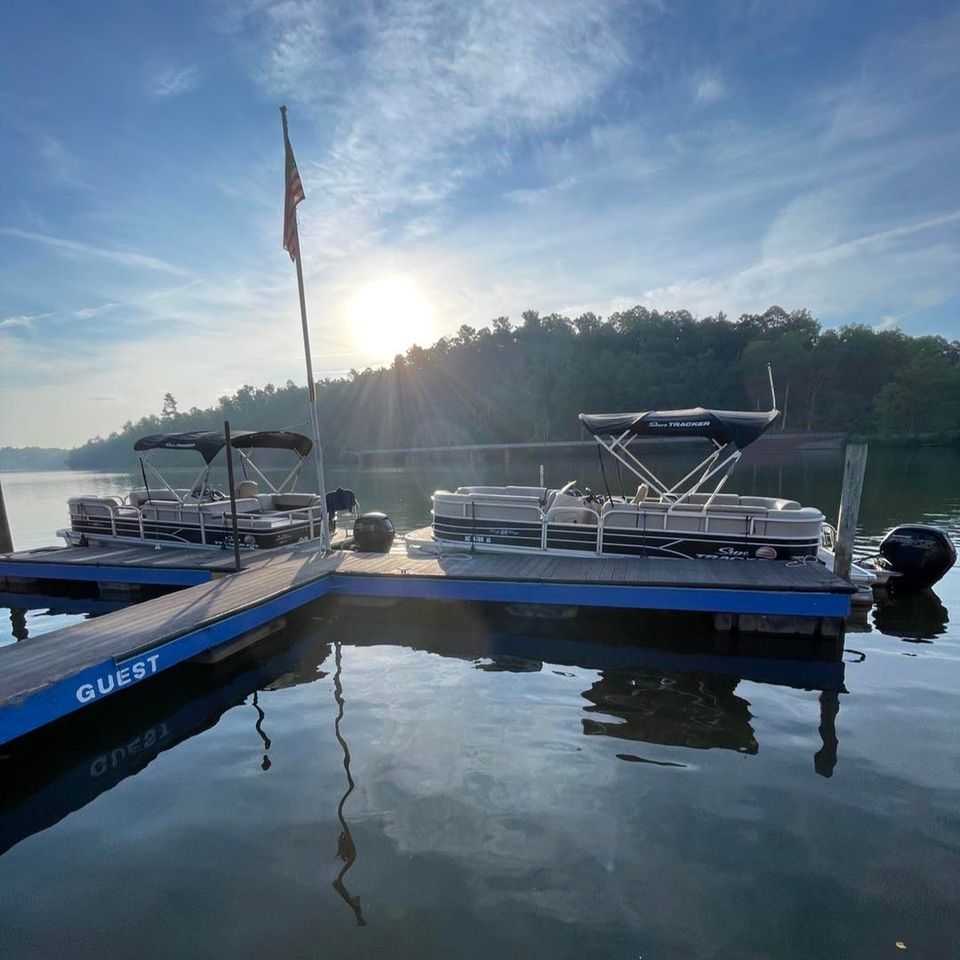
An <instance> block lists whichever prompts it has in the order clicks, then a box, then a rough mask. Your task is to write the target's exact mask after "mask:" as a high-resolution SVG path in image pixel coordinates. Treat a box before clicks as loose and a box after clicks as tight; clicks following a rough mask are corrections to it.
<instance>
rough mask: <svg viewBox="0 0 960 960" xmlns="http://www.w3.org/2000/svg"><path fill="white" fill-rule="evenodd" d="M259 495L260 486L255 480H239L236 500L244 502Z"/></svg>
mask: <svg viewBox="0 0 960 960" xmlns="http://www.w3.org/2000/svg"><path fill="white" fill-rule="evenodd" d="M259 493H260V484H259V483H257V481H256V480H241V481H240V482H239V483H238V484H237V499H240V500H245V499H247V498H248V497H255V496H257V495H258V494H259Z"/></svg>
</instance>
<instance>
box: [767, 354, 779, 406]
mask: <svg viewBox="0 0 960 960" xmlns="http://www.w3.org/2000/svg"><path fill="white" fill-rule="evenodd" d="M767 376H768V377H769V378H770V409H771V410H776V409H777V392H776V390H774V389H773V367H772V366H771V365H770V364H769V363H768V364H767Z"/></svg>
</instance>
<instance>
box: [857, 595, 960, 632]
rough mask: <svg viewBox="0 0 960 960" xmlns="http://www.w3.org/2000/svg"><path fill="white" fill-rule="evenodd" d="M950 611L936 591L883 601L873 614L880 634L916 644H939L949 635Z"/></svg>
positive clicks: (881, 599) (894, 597) (886, 598)
mask: <svg viewBox="0 0 960 960" xmlns="http://www.w3.org/2000/svg"><path fill="white" fill-rule="evenodd" d="M949 620H950V617H949V614H948V613H947V608H946V607H945V606H944V605H943V604H942V603H941V602H940V598H939V597H938V596H937V595H936V594H935V593H934V592H933V591H932V590H922V591H920V592H918V593H910V594H905V595H902V596H896V595H894V596H891V597H881V598H879V599H878V601H877V605H876V607H875V608H874V611H873V622H874V625H875V626H876V628H877V630H878V631H879V632H880V633H882V634H884V635H886V636H888V637H899V638H900V639H901V640H908V641H911V642H914V643H924V642H929V641H931V640H936V638H937V637H940V636H943V634H945V633H946V632H947V623H948V622H949Z"/></svg>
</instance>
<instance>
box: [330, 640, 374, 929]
mask: <svg viewBox="0 0 960 960" xmlns="http://www.w3.org/2000/svg"><path fill="white" fill-rule="evenodd" d="M335 650H336V661H335V662H336V671H335V672H334V675H333V695H334V699H335V700H336V701H337V718H336V720H335V721H334V735H335V736H336V738H337V743H339V744H340V749H341V750H342V751H343V769H344V772H345V773H346V775H347V789H346V791H345V792H344V794H343V796H342V797H341V798H340V802H339V803H338V804H337V819H338V820H339V821H340V836H339V837H338V838H337V859H338V860H341V861H342V862H343V866H342V867H341V868H340V872H339V873H338V874H337V877H336V879H335V880H334V881H333V889H334V890H336V891H337V893H338V894H339V895H340V896H341V897H342V898H343V900H344V901H345V902H346V904H347V905H348V906H349V907H350V909H351V910H352V911H353V913H354V916H355V917H356V918H357V926H358V927H365V926H366V925H367V921H366V920H365V919H364V917H363V907H362V905H361V903H360V897H359V896H356V895H353V894H351V893H350V891H349V890H348V889H347V886H346V884H345V883H344V877H346V875H347V873H348V871H349V870H350V868H351V867H352V866H353V864H354V863H355V862H356V859H357V845H356V844H355V843H354V842H353V834H352V833H351V832H350V825H349V824H348V823H347V819H346V817H345V816H344V813H343V810H344V807H345V806H346V805H347V800H348V799H349V797H350V794H351V793H353V791H354V789H355V786H356V785H355V784H354V782H353V775H352V774H351V772H350V748H349V747H348V746H347V741H346V740H345V739H344V736H343V732H342V730H341V729H340V725H341V723H342V722H343V711H344V706H345V701H344V699H343V684H342V679H341V678H342V673H343V651H342V649H341V644H340V642H339V641H337V642H336V644H335Z"/></svg>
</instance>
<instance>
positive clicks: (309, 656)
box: [0, 643, 329, 854]
mask: <svg viewBox="0 0 960 960" xmlns="http://www.w3.org/2000/svg"><path fill="white" fill-rule="evenodd" d="M328 652H329V647H328V646H327V645H326V644H319V643H312V644H299V645H298V646H297V647H290V648H286V649H282V650H280V651H279V652H275V653H273V654H272V655H269V656H268V657H266V659H264V660H263V661H262V662H261V663H257V664H254V665H251V663H250V662H249V661H248V662H246V663H237V662H234V663H232V664H225V665H224V666H222V667H220V668H218V669H217V670H215V671H213V672H211V670H210V669H196V668H186V669H183V670H180V671H179V672H178V673H176V674H169V675H167V676H163V677H159V678H158V679H157V682H156V683H155V684H151V685H149V686H148V687H144V688H143V691H142V696H141V697H140V701H141V702H140V703H139V704H138V707H139V709H138V710H137V711H135V712H132V711H130V709H129V708H128V706H126V705H125V704H124V702H123V700H122V699H120V700H113V701H110V702H108V703H106V704H104V705H103V708H102V709H101V710H96V711H90V712H88V713H85V714H83V715H81V716H80V717H79V718H78V722H77V723H75V724H72V725H71V726H70V727H69V728H66V729H64V728H63V727H62V726H61V727H60V728H52V729H50V730H49V731H43V732H41V733H40V734H38V737H37V739H34V738H31V740H30V742H29V745H28V744H27V743H26V742H24V749H22V750H18V749H17V745H14V746H13V749H12V751H11V752H10V753H9V755H7V756H5V757H3V758H0V780H2V782H3V786H4V789H3V792H2V798H0V854H2V853H3V852H4V851H5V850H8V849H9V848H10V847H12V846H14V844H16V843H19V842H20V841H21V840H23V839H24V838H25V837H28V836H30V835H32V834H34V833H37V832H39V831H40V830H45V829H47V827H50V826H53V824H55V823H57V822H58V821H60V820H62V819H63V818H64V817H65V816H67V815H68V814H70V813H72V812H73V811H74V810H78V809H80V808H81V807H83V806H85V805H86V804H88V803H90V801H92V800H94V799H95V798H96V797H98V796H99V795H100V794H101V793H103V792H105V791H106V790H110V789H112V788H113V787H115V786H116V785H117V784H118V783H120V782H121V781H123V780H125V779H126V778H127V777H130V776H133V775H135V774H137V773H139V772H140V771H141V770H143V769H144V767H146V766H147V765H148V764H149V763H150V762H151V761H152V760H153V759H154V758H155V757H157V756H158V755H159V754H161V753H163V752H164V751H166V750H169V749H170V748H171V747H174V746H176V745H177V744H178V743H182V742H183V741H184V740H187V739H189V738H190V737H193V736H196V735H197V734H199V733H202V732H203V731H205V730H209V729H210V728H211V727H213V726H215V725H216V723H217V722H218V721H219V720H220V718H221V716H223V714H224V713H225V712H226V711H227V710H229V709H231V708H232V707H235V706H237V705H239V704H242V703H244V702H245V700H246V699H247V698H248V697H249V696H250V695H251V694H254V695H256V691H258V690H269V689H277V688H279V687H281V686H282V687H291V686H296V685H298V684H301V683H310V682H312V681H314V680H317V679H318V678H320V677H323V676H324V674H323V673H318V670H317V668H318V666H319V664H321V663H323V661H324V660H325V658H326V656H327V654H328ZM255 709H256V710H257V712H256V713H254V714H252V716H251V721H250V726H251V728H252V729H251V735H252V742H261V744H262V745H264V749H266V746H265V743H264V741H263V734H262V729H261V728H262V720H261V718H260V715H259V714H260V712H261V710H260V708H259V704H257V705H256V707H255ZM254 738H255V740H254ZM268 767H269V764H267V765H266V766H264V764H263V762H262V761H261V768H262V769H268Z"/></svg>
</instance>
